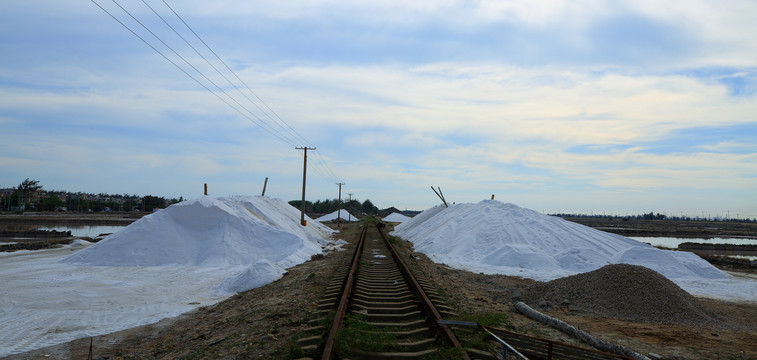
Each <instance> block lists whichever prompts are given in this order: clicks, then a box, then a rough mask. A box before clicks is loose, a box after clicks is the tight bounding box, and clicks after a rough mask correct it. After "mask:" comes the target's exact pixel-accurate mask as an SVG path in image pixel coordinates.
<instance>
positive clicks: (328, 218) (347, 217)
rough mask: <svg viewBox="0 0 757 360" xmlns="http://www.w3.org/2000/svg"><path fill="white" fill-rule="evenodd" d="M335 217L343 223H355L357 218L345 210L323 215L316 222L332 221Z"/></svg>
mask: <svg viewBox="0 0 757 360" xmlns="http://www.w3.org/2000/svg"><path fill="white" fill-rule="evenodd" d="M337 216H338V217H339V218H341V219H342V220H344V221H357V220H358V218H356V217H355V216H354V215H352V214H350V213H348V212H347V210H337V211H334V212H332V213H331V214H326V215H323V216H321V217H319V218H317V219H315V220H316V221H321V222H323V221H333V220H336V218H337Z"/></svg>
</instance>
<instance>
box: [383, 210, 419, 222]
mask: <svg viewBox="0 0 757 360" xmlns="http://www.w3.org/2000/svg"><path fill="white" fill-rule="evenodd" d="M410 219H412V218H411V217H409V216H405V215H402V214H400V213H396V212H395V213H391V214H389V215H387V216H386V217H385V218H383V219H381V220H384V221H386V222H397V223H402V222H405V221H408V220H410Z"/></svg>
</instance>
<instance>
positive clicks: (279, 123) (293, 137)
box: [91, 0, 342, 183]
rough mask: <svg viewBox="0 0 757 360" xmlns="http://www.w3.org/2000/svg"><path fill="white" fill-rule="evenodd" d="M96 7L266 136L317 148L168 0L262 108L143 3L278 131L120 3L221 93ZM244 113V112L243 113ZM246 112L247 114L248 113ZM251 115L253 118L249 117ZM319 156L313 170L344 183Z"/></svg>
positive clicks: (190, 29) (135, 19)
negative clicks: (275, 109)
mask: <svg viewBox="0 0 757 360" xmlns="http://www.w3.org/2000/svg"><path fill="white" fill-rule="evenodd" d="M91 1H92V3H94V4H95V5H96V6H97V7H98V8H100V9H101V10H102V11H103V12H105V13H106V14H108V15H109V16H110V17H111V18H113V20H115V21H116V22H118V23H119V24H120V25H121V26H123V27H124V28H125V29H126V30H127V31H129V32H130V33H132V35H134V36H136V37H137V38H138V39H140V40H141V41H142V42H143V43H145V44H146V45H147V46H149V47H150V48H151V49H152V50H153V51H155V52H156V53H158V54H159V55H160V56H161V57H163V58H164V59H165V60H166V61H168V62H170V63H171V64H172V65H173V66H174V67H176V68H177V69H179V71H181V72H182V73H184V75H186V76H188V77H189V78H190V79H192V80H193V81H194V82H196V83H197V84H198V85H200V86H201V87H202V88H204V89H205V90H207V91H208V92H210V93H211V94H213V95H214V96H215V97H217V98H218V99H219V100H221V101H222V102H223V103H224V104H226V105H227V106H228V107H229V108H231V109H232V110H234V111H236V112H237V113H239V114H240V115H241V116H242V117H244V118H246V119H248V120H249V121H250V122H252V123H253V124H255V125H257V126H258V127H260V128H261V129H263V130H264V131H265V132H267V133H269V134H270V135H272V136H274V137H275V138H277V139H279V140H281V141H282V142H284V143H287V144H289V145H291V146H295V147H297V146H298V145H299V144H298V143H304V144H306V145H308V146H311V147H315V146H314V145H313V144H312V143H311V142H310V141H308V140H307V139H306V138H305V137H304V136H302V135H301V134H300V133H299V132H297V131H296V130H295V129H294V128H293V127H292V126H291V125H290V124H289V123H287V122H286V121H284V119H282V118H281V116H279V115H278V114H277V113H276V112H275V111H274V110H273V109H272V108H271V107H270V106H269V105H268V104H267V103H266V102H265V101H263V100H262V99H261V98H260V97H259V96H258V95H257V94H256V93H255V92H254V91H253V90H252V89H251V88H250V86H249V85H247V83H246V82H244V81H243V80H242V79H241V78H240V77H239V76H238V75H237V74H236V73H235V72H234V71H233V70H232V69H231V68H230V67H229V65H228V64H227V63H226V62H225V61H223V59H221V57H220V56H219V55H218V54H217V53H216V52H215V51H214V50H213V49H212V48H211V47H210V46H209V45H208V44H207V43H206V42H205V41H204V40H203V39H202V38H201V37H200V36H199V34H197V32H195V31H194V29H192V27H191V26H189V24H188V23H187V22H186V21H185V20H184V19H183V18H182V17H181V16H180V15H179V14H178V13H177V12H176V11H175V10H174V9H173V8H172V7H171V6H170V5H169V4H168V3H167V2H166V0H162V2H163V3H164V4H165V5H166V7H167V8H168V9H170V10H171V12H172V13H173V14H174V15H175V16H176V17H177V18H178V19H179V20H180V21H181V22H182V23H183V24H184V26H186V28H187V29H189V31H190V32H192V34H194V36H195V37H196V38H197V39H198V40H199V41H200V42H201V43H202V44H203V45H204V46H205V48H207V49H208V51H210V52H211V53H212V54H213V55H214V56H215V58H216V59H217V60H218V61H219V62H221V64H223V66H224V67H225V68H226V70H228V71H229V72H230V73H231V74H232V75H234V77H235V78H236V79H237V80H238V81H239V83H241V84H242V85H243V86H244V88H246V89H247V90H248V91H249V92H250V93H251V94H252V95H253V96H254V97H255V98H256V99H257V100H258V101H259V102H260V104H262V106H261V105H259V104H258V103H257V102H256V101H254V100H253V99H251V98H250V97H248V96H247V95H246V94H244V92H243V91H242V89H241V88H240V87H239V86H238V85H236V84H235V83H234V82H233V81H231V80H230V79H229V78H228V77H227V76H226V75H224V74H223V72H222V71H221V70H219V69H218V67H216V66H215V65H213V63H212V62H211V61H210V60H209V59H208V58H207V57H205V56H204V55H203V54H202V53H201V52H200V51H199V50H198V49H197V48H196V47H195V46H193V45H192V44H191V43H190V42H189V41H188V40H187V39H186V38H185V37H184V36H182V35H181V34H180V33H179V31H177V30H176V28H175V27H173V26H171V24H170V23H169V22H168V21H167V20H166V19H165V18H164V17H163V16H161V15H160V14H159V13H158V12H157V11H156V10H155V9H154V8H153V7H152V6H150V5H149V4H148V3H147V2H146V1H145V0H142V3H143V4H144V5H145V6H147V7H148V8H149V9H150V10H151V11H152V12H153V13H154V14H155V15H156V16H157V17H158V18H160V20H161V21H162V22H163V23H164V24H165V25H166V26H168V27H169V28H170V29H171V31H173V32H174V34H176V35H177V36H178V37H180V38H181V39H182V41H184V43H185V44H186V45H188V46H189V47H190V48H192V50H193V51H194V52H195V53H196V54H197V55H198V56H200V57H201V58H202V59H203V60H204V61H205V62H206V63H207V64H208V65H209V66H210V67H211V68H213V70H215V72H216V73H217V74H218V75H220V76H221V77H222V78H223V79H224V80H225V81H226V82H227V83H228V84H229V85H230V86H231V87H233V88H234V89H235V90H237V92H238V93H239V94H240V95H242V96H243V97H244V98H245V99H246V100H247V101H248V102H250V103H252V104H253V105H254V106H255V107H256V108H257V110H258V111H259V112H260V113H261V114H263V116H264V117H266V118H267V119H269V120H270V121H271V123H272V124H273V125H276V127H274V126H273V125H272V124H271V123H269V122H268V121H266V120H265V119H263V118H261V116H258V114H255V113H254V112H252V111H250V109H248V108H247V107H245V106H244V105H242V104H241V103H240V102H239V101H238V100H237V99H236V98H234V97H233V96H232V95H231V94H229V93H228V92H227V91H225V90H224V89H223V88H222V87H221V86H219V85H218V84H216V82H214V81H213V80H211V79H210V78H209V77H208V76H207V75H206V74H204V73H203V72H202V71H201V70H200V69H198V68H197V67H196V66H194V65H192V63H190V62H189V61H188V60H187V59H186V58H185V57H184V56H182V55H181V54H179V52H178V51H176V50H175V49H174V48H173V47H171V46H170V45H168V44H167V43H166V42H165V41H164V40H163V39H161V38H160V36H158V35H157V34H156V33H155V32H154V31H152V30H150V28H148V27H147V26H146V25H145V24H144V23H143V22H142V21H140V20H139V19H137V18H136V17H135V16H134V15H133V14H132V13H131V12H129V11H128V10H127V9H125V8H124V7H123V6H121V4H119V3H118V2H117V1H116V0H111V1H112V2H113V3H114V4H115V5H116V6H118V7H119V8H120V9H121V10H122V11H123V12H125V13H126V14H127V15H128V16H129V17H130V18H131V19H132V20H133V21H135V22H136V23H137V24H139V25H140V26H141V27H142V28H143V29H144V30H145V31H147V32H148V33H150V34H151V35H152V36H153V37H154V38H155V39H157V40H158V41H159V42H160V43H162V44H163V46H165V47H166V48H167V49H169V50H170V51H171V52H172V53H173V54H174V55H175V56H176V57H178V58H179V59H181V60H182V61H183V62H184V63H185V64H186V65H187V66H189V67H190V68H191V69H193V70H194V71H195V72H196V73H197V74H199V76H201V77H202V78H204V79H205V80H206V81H207V82H208V83H210V84H212V86H214V87H215V88H216V89H217V90H218V92H216V91H213V90H212V89H211V88H210V87H209V86H208V85H206V84H204V83H203V82H202V81H200V80H199V79H198V78H196V77H195V76H193V75H192V74H190V73H189V72H188V71H187V70H185V69H184V68H183V67H182V66H180V65H179V64H177V63H176V62H175V61H173V60H172V59H170V58H169V57H168V56H167V55H166V54H164V53H163V52H162V51H160V50H159V49H158V48H157V47H156V46H154V45H153V44H151V43H150V42H149V41H147V40H146V39H145V38H144V37H142V36H140V35H139V34H138V33H137V32H136V31H134V30H133V29H132V28H131V27H130V26H129V25H127V24H126V23H124V22H123V21H121V20H120V19H118V18H117V17H116V16H115V15H113V13H111V12H110V11H108V10H107V9H105V8H104V7H103V6H102V5H100V4H99V3H98V2H97V1H95V0H91ZM221 94H223V95H225V97H226V98H228V99H229V100H227V99H225V98H224V97H222V96H221ZM231 102H234V103H235V104H236V105H237V106H238V107H237V106H234V105H233V104H232V103H231ZM240 108H241V109H244V111H242V110H240ZM245 112H246V113H245ZM248 114H249V115H248ZM314 153H315V154H314V155H315V156H313V157H312V158H315V160H312V158H311V164H312V165H313V166H312V168H313V169H315V171H316V172H318V173H319V174H321V175H322V176H323V177H325V178H328V179H329V180H331V181H333V182H337V183H339V182H342V181H340V179H339V177H338V176H336V174H335V173H334V172H333V171H332V170H331V168H330V167H329V166H328V163H327V162H326V160H325V159H324V157H323V156H322V155H321V154H320V153H319V152H314Z"/></svg>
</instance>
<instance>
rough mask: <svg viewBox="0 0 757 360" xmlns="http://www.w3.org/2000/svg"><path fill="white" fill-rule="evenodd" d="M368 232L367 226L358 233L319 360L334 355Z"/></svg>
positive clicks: (325, 359)
mask: <svg viewBox="0 0 757 360" xmlns="http://www.w3.org/2000/svg"><path fill="white" fill-rule="evenodd" d="M367 231H368V226H364V227H363V230H362V232H361V233H360V240H359V241H358V244H357V249H356V250H355V255H353V256H352V265H351V266H350V271H349V273H348V274H347V278H346V279H345V282H344V286H343V290H342V296H341V297H340V299H339V306H337V308H336V315H335V316H334V322H333V323H332V324H331V330H330V331H329V337H328V339H327V340H326V344H325V346H324V348H323V355H322V356H321V360H330V359H331V357H332V356H333V355H334V354H333V353H334V342H335V340H336V335H337V333H338V332H339V329H341V328H342V322H343V321H344V315H345V314H346V313H347V305H348V303H349V299H350V296H351V295H352V288H353V287H354V284H355V273H356V272H357V267H358V264H359V262H360V256H361V253H362V252H363V245H364V243H365V234H366V233H367Z"/></svg>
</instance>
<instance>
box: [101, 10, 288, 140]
mask: <svg viewBox="0 0 757 360" xmlns="http://www.w3.org/2000/svg"><path fill="white" fill-rule="evenodd" d="M111 1H112V2H113V3H114V4H116V5H117V6H118V7H119V8H121V10H123V11H124V12H125V13H126V14H127V15H129V17H131V18H132V19H133V20H134V21H136V22H137V23H138V24H139V25H140V26H142V28H144V29H145V30H146V31H147V32H149V33H150V34H151V35H152V36H153V37H155V39H157V40H158V41H160V43H162V44H163V46H165V47H166V48H168V49H169V50H171V52H173V53H174V55H176V56H177V57H179V58H180V59H181V60H182V61H184V63H186V64H187V65H188V66H189V67H191V68H192V69H193V70H194V71H195V72H197V73H198V74H199V75H200V76H202V77H203V78H204V79H205V80H207V81H208V82H209V83H211V84H213V86H215V87H216V89H218V91H220V92H222V93H223V94H224V95H226V97H228V98H229V99H230V100H231V101H233V102H235V103H236V104H237V105H239V106H240V107H241V108H242V109H244V110H245V111H247V112H248V113H249V114H250V115H252V116H253V117H255V118H257V119H258V120H260V121H261V123H257V122H256V124H258V126H261V127H265V126H268V130H267V131H268V132H272V133H276V134H277V137H278V138H279V139H281V140H282V141H284V142H286V143H289V144H290V145H295V143H294V142H290V141H289V140H286V139H284V136H283V135H282V134H281V133H280V132H279V131H278V130H276V129H274V128H273V127H271V126H270V125H268V124H266V123H265V122H264V121H263V119H260V118H259V117H258V116H257V115H255V114H253V113H252V112H251V111H250V110H249V109H247V108H246V107H245V106H244V105H242V104H240V103H239V101H237V100H236V99H234V98H233V97H232V96H231V95H229V94H228V93H227V92H226V91H225V90H223V89H222V88H221V87H220V86H218V84H216V83H215V82H214V81H213V80H210V78H208V77H207V76H206V75H205V74H204V73H203V72H202V71H200V70H199V69H197V68H196V67H195V66H194V65H192V64H191V63H190V62H189V61H187V59H186V58H184V57H183V56H181V54H179V53H178V52H177V51H176V50H174V49H173V48H172V47H171V46H169V45H168V44H166V42H165V41H163V39H161V38H160V37H159V36H158V35H156V34H155V33H154V32H153V31H152V30H150V29H149V28H148V27H147V26H145V24H143V23H142V22H141V21H139V20H138V19H137V18H136V17H134V15H132V14H131V12H129V11H128V10H126V9H125V8H124V7H123V6H121V4H119V3H118V2H117V1H116V0H111ZM206 89H207V88H206Z"/></svg>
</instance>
